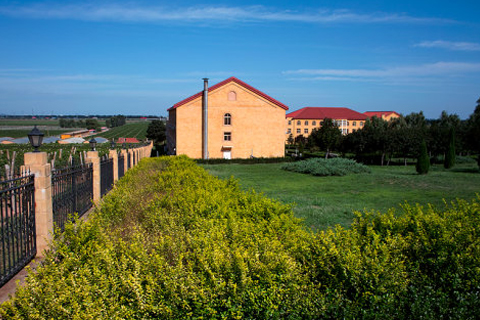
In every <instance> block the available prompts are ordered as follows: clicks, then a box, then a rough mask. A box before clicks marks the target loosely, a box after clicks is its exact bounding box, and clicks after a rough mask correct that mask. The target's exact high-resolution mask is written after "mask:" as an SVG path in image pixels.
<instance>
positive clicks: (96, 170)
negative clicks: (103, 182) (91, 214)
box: [85, 151, 101, 203]
mask: <svg viewBox="0 0 480 320" xmlns="http://www.w3.org/2000/svg"><path fill="white" fill-rule="evenodd" d="M85 161H86V162H87V163H91V164H92V167H93V202H94V203H98V201H99V200H100V198H101V196H100V158H99V157H98V151H88V152H87V158H86V159H85Z"/></svg>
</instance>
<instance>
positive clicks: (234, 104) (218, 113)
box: [176, 82, 285, 158]
mask: <svg viewBox="0 0 480 320" xmlns="http://www.w3.org/2000/svg"><path fill="white" fill-rule="evenodd" d="M231 91H234V92H235V93H236V100H235V101H231V100H229V99H228V94H229V93H230V92H231ZM226 113H230V114H231V116H232V124H231V125H230V126H225V125H224V121H223V119H224V115H225V114H226ZM208 117H209V119H208V152H209V157H210V158H223V149H222V147H225V146H231V147H232V149H231V155H232V158H249V157H250V156H251V155H253V156H254V157H282V156H284V153H285V139H284V136H285V109H283V108H281V107H279V106H276V105H275V104H273V103H271V102H269V101H267V100H265V99H263V98H262V97H260V96H258V95H256V94H254V93H252V92H251V91H249V90H247V89H246V88H244V87H242V86H240V85H238V84H237V83H235V82H230V83H228V84H226V85H225V86H223V87H221V88H218V89H216V90H215V91H213V92H212V91H211V92H209V95H208ZM224 132H231V134H232V140H231V141H224V140H223V136H224ZM176 144H177V145H176V150H177V154H186V155H188V156H189V157H191V158H201V157H202V145H203V144H202V98H201V97H199V98H197V99H195V100H193V101H191V102H189V103H187V104H185V105H182V106H180V107H178V108H177V109H176Z"/></svg>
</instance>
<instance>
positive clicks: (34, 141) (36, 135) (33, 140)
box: [28, 125, 44, 152]
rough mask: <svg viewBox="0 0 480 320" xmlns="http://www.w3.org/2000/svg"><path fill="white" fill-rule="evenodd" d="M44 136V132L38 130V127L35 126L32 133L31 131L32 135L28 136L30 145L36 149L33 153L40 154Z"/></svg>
mask: <svg viewBox="0 0 480 320" xmlns="http://www.w3.org/2000/svg"><path fill="white" fill-rule="evenodd" d="M43 136H44V134H43V132H41V131H40V130H38V128H37V125H35V127H34V128H33V129H32V131H30V133H29V134H28V140H29V141H30V144H31V145H32V147H33V148H34V149H33V152H39V151H38V148H40V146H41V145H42V141H43Z"/></svg>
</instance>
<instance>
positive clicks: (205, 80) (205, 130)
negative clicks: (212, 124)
mask: <svg viewBox="0 0 480 320" xmlns="http://www.w3.org/2000/svg"><path fill="white" fill-rule="evenodd" d="M202 111H203V130H202V131H203V135H202V136H203V159H208V78H203V101H202Z"/></svg>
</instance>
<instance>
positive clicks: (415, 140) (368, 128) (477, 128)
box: [290, 99, 480, 165]
mask: <svg viewBox="0 0 480 320" xmlns="http://www.w3.org/2000/svg"><path fill="white" fill-rule="evenodd" d="M290 139H291V140H290V142H293V143H294V144H296V145H298V146H300V147H304V146H306V147H308V148H310V150H313V151H315V150H322V151H326V157H328V156H329V153H330V152H332V151H337V152H342V153H354V154H355V156H356V158H357V159H358V160H359V161H362V162H364V163H379V164H381V165H383V164H385V163H386V164H388V163H389V161H390V159H392V158H394V157H395V158H403V159H404V161H405V163H406V161H407V158H417V157H418V156H419V154H420V150H421V146H422V142H423V141H425V145H426V148H427V150H428V155H429V158H430V159H431V160H432V161H437V160H438V159H445V158H448V157H452V150H453V158H454V157H455V153H456V154H460V155H462V154H463V155H468V154H479V165H480V99H478V101H477V106H476V108H475V111H474V112H473V114H471V115H470V117H469V119H468V120H463V121H462V120H460V118H459V117H458V116H457V115H455V114H450V115H449V114H447V112H445V111H444V112H442V114H441V116H440V118H439V119H434V120H427V119H425V116H424V115H423V113H422V112H419V113H411V114H409V115H407V116H405V117H399V118H396V119H392V120H391V121H388V122H387V121H385V120H383V119H380V118H377V117H372V118H370V119H368V120H367V121H366V122H365V125H364V127H363V128H362V129H361V130H357V131H355V132H353V133H350V134H348V135H345V136H342V133H341V131H340V129H339V128H338V127H337V125H336V124H335V122H334V121H332V120H331V119H325V120H324V122H323V125H322V127H321V128H318V129H314V130H313V131H312V133H311V134H310V136H309V137H308V138H306V137H303V136H301V135H300V136H297V137H296V138H295V139H293V137H291V138H290ZM455 150H456V151H455ZM448 161H451V160H448Z"/></svg>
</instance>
